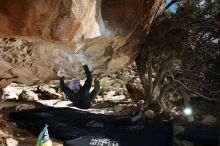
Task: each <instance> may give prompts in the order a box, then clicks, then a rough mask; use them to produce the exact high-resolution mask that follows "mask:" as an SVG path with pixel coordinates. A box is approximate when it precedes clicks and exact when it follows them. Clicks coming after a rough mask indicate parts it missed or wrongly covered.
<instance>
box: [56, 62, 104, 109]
mask: <svg viewBox="0 0 220 146" xmlns="http://www.w3.org/2000/svg"><path fill="white" fill-rule="evenodd" d="M83 68H84V70H85V73H86V78H87V79H86V81H85V83H84V85H83V86H82V85H81V84H80V79H79V78H76V79H73V80H72V81H71V82H70V83H69V87H67V86H66V85H65V83H64V78H65V77H64V75H63V74H62V72H61V71H58V76H59V78H60V88H61V90H62V91H63V92H64V93H65V94H66V96H67V97H68V99H69V100H70V101H72V102H73V104H74V105H75V106H76V107H78V108H82V109H88V108H90V107H91V102H92V101H93V100H94V99H95V98H96V97H97V95H98V94H99V93H100V82H99V80H98V79H95V80H94V89H93V91H91V93H89V90H90V88H91V86H92V80H93V77H92V74H91V72H90V70H89V67H88V65H83Z"/></svg>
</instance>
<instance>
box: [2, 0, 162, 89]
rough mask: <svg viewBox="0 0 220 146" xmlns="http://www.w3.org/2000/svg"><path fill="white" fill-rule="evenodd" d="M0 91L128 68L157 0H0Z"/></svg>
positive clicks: (156, 11) (155, 10)
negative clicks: (60, 76)
mask: <svg viewBox="0 0 220 146" xmlns="http://www.w3.org/2000/svg"><path fill="white" fill-rule="evenodd" d="M0 3H1V5H0V68H1V70H0V80H1V79H5V80H2V82H1V81H0V88H4V87H6V86H7V85H8V84H10V83H11V82H17V83H23V84H26V85H34V84H38V83H42V82H45V81H49V80H52V79H58V77H57V75H56V73H57V71H58V70H59V69H62V70H64V71H65V72H66V73H67V75H68V77H70V78H72V77H75V76H78V75H81V77H84V75H83V71H82V70H83V69H82V64H81V61H82V60H86V61H87V64H89V66H90V68H91V69H93V70H94V72H93V73H94V74H98V73H102V74H103V75H105V74H110V73H112V72H114V71H117V70H119V69H121V68H123V67H125V66H127V65H129V64H131V63H132V62H133V61H134V59H135V57H136V56H137V54H138V53H139V50H140V46H141V44H142V42H143V38H144V37H145V36H146V33H147V32H148V31H149V28H150V25H151V23H152V20H153V19H154V18H155V17H156V16H157V15H158V14H159V13H160V11H161V8H162V6H163V4H164V1H161V0H102V1H101V0H37V1H36V0H19V1H16V0H0Z"/></svg>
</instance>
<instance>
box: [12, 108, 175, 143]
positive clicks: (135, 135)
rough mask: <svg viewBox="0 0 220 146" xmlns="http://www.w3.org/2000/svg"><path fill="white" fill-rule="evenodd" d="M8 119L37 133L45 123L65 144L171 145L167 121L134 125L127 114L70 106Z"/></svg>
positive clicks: (171, 139)
mask: <svg viewBox="0 0 220 146" xmlns="http://www.w3.org/2000/svg"><path fill="white" fill-rule="evenodd" d="M9 119H10V120H12V121H14V122H16V123H17V124H18V126H20V127H22V128H25V129H27V130H28V131H30V132H31V133H33V134H34V135H35V136H37V135H38V134H39V133H40V131H41V130H42V129H43V127H44V125H45V124H47V125H48V130H49V134H50V136H51V137H54V138H56V139H59V140H62V141H64V142H65V144H64V145H65V146H93V145H96V146H99V145H102V146H171V145H172V143H173V127H172V124H171V123H170V122H152V123H146V124H144V125H137V124H133V123H131V122H130V117H126V116H123V117H122V116H113V115H103V114H92V113H88V112H83V111H79V110H75V109H71V108H44V109H35V110H28V111H21V112H13V113H10V114H9Z"/></svg>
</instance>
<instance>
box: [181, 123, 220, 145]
mask: <svg viewBox="0 0 220 146" xmlns="http://www.w3.org/2000/svg"><path fill="white" fill-rule="evenodd" d="M181 139H183V140H187V141H190V142H193V143H196V144H200V145H202V146H217V145H218V131H217V129H216V130H214V129H208V128H204V127H190V128H187V129H185V130H184V132H183V133H182V134H181Z"/></svg>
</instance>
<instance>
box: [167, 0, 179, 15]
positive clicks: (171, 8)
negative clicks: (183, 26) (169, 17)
mask: <svg viewBox="0 0 220 146" xmlns="http://www.w3.org/2000/svg"><path fill="white" fill-rule="evenodd" d="M170 1H172V0H166V4H168V3H169V2H170ZM176 7H177V5H176V4H173V5H172V6H171V7H169V10H170V11H171V12H176Z"/></svg>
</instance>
